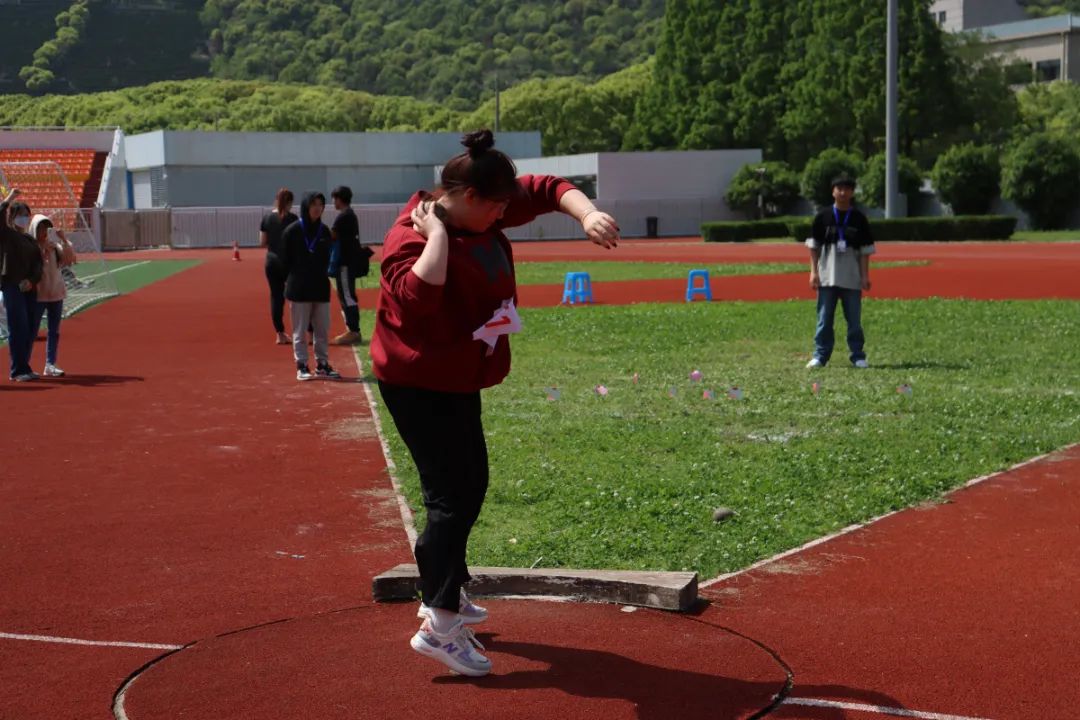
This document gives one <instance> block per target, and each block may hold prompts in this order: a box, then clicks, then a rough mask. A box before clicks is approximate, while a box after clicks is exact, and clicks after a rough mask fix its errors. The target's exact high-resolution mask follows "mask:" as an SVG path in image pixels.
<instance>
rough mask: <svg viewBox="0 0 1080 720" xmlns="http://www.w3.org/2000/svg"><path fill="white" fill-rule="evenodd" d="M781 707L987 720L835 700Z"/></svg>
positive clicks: (796, 701) (944, 719)
mask: <svg viewBox="0 0 1080 720" xmlns="http://www.w3.org/2000/svg"><path fill="white" fill-rule="evenodd" d="M780 704H781V705H805V706H806V707H821V708H835V709H838V710H852V711H854V712H865V713H877V714H878V715H892V716H894V717H906V718H919V720H987V718H977V717H971V716H969V715H944V714H942V713H934V712H923V711H921V710H908V709H907V708H894V707H885V706H884V705H859V704H857V703H846V702H836V701H834V700H814V699H812V698H787V699H785V700H784V701H783V702H782V703H780Z"/></svg>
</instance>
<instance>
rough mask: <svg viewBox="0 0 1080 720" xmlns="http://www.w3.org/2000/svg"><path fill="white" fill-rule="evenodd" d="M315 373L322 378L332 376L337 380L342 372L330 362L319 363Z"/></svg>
mask: <svg viewBox="0 0 1080 720" xmlns="http://www.w3.org/2000/svg"><path fill="white" fill-rule="evenodd" d="M315 374H316V375H317V376H319V377H322V378H330V379H331V380H336V379H338V378H340V377H341V373H339V372H338V371H337V370H335V369H334V368H332V367H330V363H319V364H318V365H316V366H315Z"/></svg>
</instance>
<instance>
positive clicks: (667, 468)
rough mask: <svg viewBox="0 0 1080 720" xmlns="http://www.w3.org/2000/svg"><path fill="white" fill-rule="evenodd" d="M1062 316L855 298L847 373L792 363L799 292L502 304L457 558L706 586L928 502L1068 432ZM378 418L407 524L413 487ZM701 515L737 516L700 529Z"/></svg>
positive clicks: (1073, 325) (1075, 336)
mask: <svg viewBox="0 0 1080 720" xmlns="http://www.w3.org/2000/svg"><path fill="white" fill-rule="evenodd" d="M1078 311H1080V304H1078V303H1076V302H1063V301H1034V302H973V301H946V300H924V301H878V300H869V301H867V302H866V304H865V306H864V324H865V327H866V331H867V338H868V342H867V351H868V354H869V359H870V361H871V363H872V367H871V368H870V369H869V370H865V371H858V370H854V369H852V368H850V366H849V364H848V362H847V357H846V348H845V347H844V346H843V341H842V340H841V341H840V344H839V345H838V350H837V353H836V354H835V355H834V357H833V362H832V363H831V364H830V366H829V367H827V368H825V369H823V370H818V371H808V370H806V369H805V368H804V367H803V366H804V364H805V362H806V360H807V359H808V357H809V353H810V350H811V348H812V334H813V327H814V309H813V303H810V302H787V303H700V304H693V305H683V304H670V305H634V306H625V307H580V308H565V307H556V308H549V309H539V310H524V311H523V312H522V317H523V321H524V325H525V330H524V332H523V333H522V334H521V335H519V336H517V337H515V339H514V369H513V372H512V373H511V375H510V377H509V378H508V379H507V381H506V382H505V383H504V384H502V385H500V386H498V387H496V388H493V389H491V390H489V391H485V393H484V404H485V412H484V417H485V427H486V430H487V435H488V441H489V451H490V457H491V471H492V472H491V486H490V490H489V493H488V498H487V503H486V505H485V508H484V512H483V515H482V516H481V518H480V521H479V523H478V524H477V526H476V529H475V530H474V533H473V536H472V539H471V541H470V549H469V558H470V562H473V563H475V564H478V565H505V566H516V567H529V566H532V565H534V564H537V566H538V567H556V566H561V567H577V568H588V567H604V568H626V569H654V570H660V569H666V570H681V569H687V570H696V571H698V572H700V573H701V574H702V575H703V576H704V577H710V576H714V575H716V574H718V573H720V572H725V571H730V570H734V569H737V568H741V567H745V566H747V565H749V564H751V563H752V562H754V561H755V560H757V559H760V558H763V557H767V556H769V555H772V554H774V553H777V552H780V551H782V550H785V549H788V548H792V547H795V546H798V545H800V544H802V543H804V542H806V541H808V540H811V539H813V538H816V537H820V536H822V535H825V534H827V533H830V532H832V531H835V530H837V529H839V528H842V527H845V526H847V525H849V524H851V523H853V522H858V521H863V520H867V519H870V518H872V517H875V516H877V515H880V514H882V513H885V512H888V511H891V510H895V509H898V508H903V507H907V506H911V505H916V504H919V503H923V502H927V501H934V500H936V499H938V498H940V496H941V494H942V493H943V492H945V491H947V490H949V489H952V488H955V487H957V486H959V485H961V484H963V483H964V482H966V481H967V480H969V479H971V478H973V477H977V476H979V475H983V474H985V473H989V472H992V471H996V470H1000V469H1003V468H1006V467H1008V466H1010V465H1011V464H1014V463H1016V462H1018V461H1021V460H1024V459H1026V458H1030V457H1032V456H1035V455H1038V454H1040V453H1044V452H1047V451H1049V450H1052V449H1054V448H1058V447H1061V446H1063V445H1066V444H1068V443H1072V442H1076V441H1078V440H1080V354H1078V353H1076V352H1075V348H1076V347H1077V345H1078V343H1080V325H1078V323H1077V322H1076V318H1077V317H1078ZM365 316H368V317H366V318H365V319H367V321H368V324H369V327H367V328H365V335H366V336H369V337H370V317H369V316H370V314H369V313H365ZM837 326H838V335H839V336H840V337H841V338H842V337H843V321H842V320H841V319H840V318H839V316H838V320H837ZM694 369H699V370H701V371H702V373H703V374H704V380H703V382H701V383H700V384H695V383H691V382H690V380H689V379H688V375H689V373H690V372H691V371H692V370H694ZM634 373H638V374H639V376H640V380H639V382H638V383H637V384H634V383H633V382H632V379H631V378H632V376H633V374H634ZM814 382H818V383H820V390H819V391H818V392H817V393H816V394H815V393H814V392H812V389H811V386H812V383H814ZM600 383H602V384H604V385H605V386H606V387H607V388H608V389H609V394H608V396H607V397H599V396H598V395H597V394H596V393H595V392H594V388H595V386H596V385H597V384H600ZM902 384H907V385H909V386H910V387H911V389H912V392H911V394H910V395H908V394H902V393H899V392H898V391H897V388H898V387H899V386H901V385H902ZM551 386H557V387H558V389H559V391H560V393H561V397H560V398H559V399H558V400H556V401H550V400H548V399H547V393H546V391H545V388H547V387H551ZM730 386H738V387H739V388H741V389H742V390H743V392H744V393H745V395H744V398H743V399H742V400H734V399H728V398H727V397H726V393H725V391H726V390H727V389H728V388H729V387H730ZM672 388H674V390H675V396H674V397H671V396H670V392H671V389H672ZM705 389H711V390H713V391H714V392H715V393H716V396H717V399H714V400H707V399H703V397H702V393H703V390H705ZM380 412H381V415H382V420H383V424H384V427H385V428H386V429H387V435H388V438H389V442H390V447H391V450H392V453H393V456H394V458H395V460H396V462H397V466H398V472H399V473H400V477H401V479H402V480H403V482H404V486H405V489H406V494H407V497H408V500H409V502H410V504H411V505H412V506H413V508H415V509H417V510H418V518H417V520H418V524H419V527H421V528H422V527H423V509H422V504H421V499H420V494H419V482H418V478H417V476H416V474H415V470H414V468H413V466H412V463H411V460H410V459H409V456H408V453H407V451H406V450H405V448H404V446H403V444H402V443H401V441H400V439H399V438H398V436H397V434H396V431H395V430H394V429H393V423H392V422H391V421H390V419H389V417H388V416H387V415H386V414H385V410H383V409H382V408H380ZM719 506H726V507H730V508H732V509H734V510H735V511H736V513H737V514H736V515H735V517H734V518H733V519H731V520H729V521H727V522H725V523H722V524H716V523H714V522H713V520H712V512H713V509H714V508H716V507H719Z"/></svg>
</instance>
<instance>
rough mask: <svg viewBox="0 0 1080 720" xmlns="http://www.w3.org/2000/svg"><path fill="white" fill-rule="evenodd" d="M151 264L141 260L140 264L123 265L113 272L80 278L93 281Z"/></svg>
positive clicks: (107, 271) (108, 271)
mask: <svg viewBox="0 0 1080 720" xmlns="http://www.w3.org/2000/svg"><path fill="white" fill-rule="evenodd" d="M149 263H150V261H149V260H139V261H138V262H133V263H131V264H130V265H121V266H120V267H118V268H115V269H113V270H106V271H105V272H99V273H95V274H93V275H86V276H85V277H80V278H79V279H80V280H93V279H95V278H99V277H104V276H105V275H111V274H112V273H118V272H120V271H121V270H130V269H131V268H133V267H139V266H140V265H148V264H149Z"/></svg>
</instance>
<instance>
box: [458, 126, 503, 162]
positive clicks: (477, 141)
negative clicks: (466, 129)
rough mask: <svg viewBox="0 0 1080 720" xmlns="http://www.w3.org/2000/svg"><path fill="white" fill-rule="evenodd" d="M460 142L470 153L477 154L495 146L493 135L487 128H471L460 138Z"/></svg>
mask: <svg viewBox="0 0 1080 720" xmlns="http://www.w3.org/2000/svg"><path fill="white" fill-rule="evenodd" d="M461 144H462V145H464V146H465V147H467V148H468V149H469V154H470V155H473V156H475V155H479V154H481V153H484V152H487V151H488V150H490V149H491V148H493V147H495V135H494V134H493V133H492V132H491V131H490V130H488V129H487V128H484V129H483V130H473V131H472V132H471V133H466V134H465V136H464V137H462V138H461Z"/></svg>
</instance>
